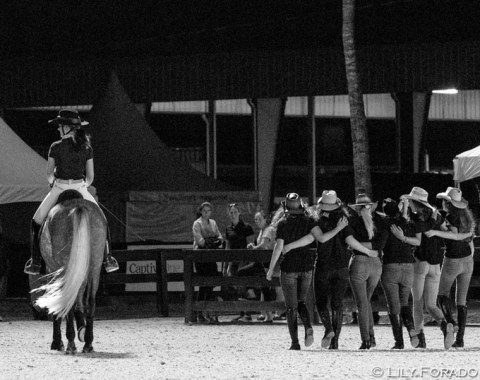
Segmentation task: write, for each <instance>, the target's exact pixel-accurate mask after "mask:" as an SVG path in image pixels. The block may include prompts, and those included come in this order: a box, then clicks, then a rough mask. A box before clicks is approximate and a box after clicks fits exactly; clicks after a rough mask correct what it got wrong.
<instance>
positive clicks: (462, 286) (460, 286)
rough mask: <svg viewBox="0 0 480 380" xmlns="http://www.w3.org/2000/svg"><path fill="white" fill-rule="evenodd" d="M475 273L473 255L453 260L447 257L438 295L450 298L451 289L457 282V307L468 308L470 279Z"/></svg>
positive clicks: (443, 266)
mask: <svg viewBox="0 0 480 380" xmlns="http://www.w3.org/2000/svg"><path fill="white" fill-rule="evenodd" d="M472 273H473V255H470V256H467V257H462V258H460V259H452V258H450V257H445V258H444V259H443V265H442V272H441V274H440V286H439V288H438V294H439V295H441V296H450V289H451V288H452V285H453V282H454V281H455V280H456V282H457V286H456V292H457V293H456V295H455V302H456V304H457V306H466V304H467V292H468V287H469V286H470V279H471V278H472Z"/></svg>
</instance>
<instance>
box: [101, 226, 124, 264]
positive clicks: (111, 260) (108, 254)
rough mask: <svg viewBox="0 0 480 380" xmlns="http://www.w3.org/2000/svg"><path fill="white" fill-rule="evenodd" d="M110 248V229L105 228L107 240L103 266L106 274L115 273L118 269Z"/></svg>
mask: <svg viewBox="0 0 480 380" xmlns="http://www.w3.org/2000/svg"><path fill="white" fill-rule="evenodd" d="M110 247H111V245H110V228H109V227H108V226H107V240H106V241H105V251H104V254H103V258H104V261H103V266H104V267H105V271H106V272H107V273H111V272H115V271H116V270H119V269H120V267H119V266H118V262H117V260H116V259H115V258H114V257H113V256H112V253H111V251H110Z"/></svg>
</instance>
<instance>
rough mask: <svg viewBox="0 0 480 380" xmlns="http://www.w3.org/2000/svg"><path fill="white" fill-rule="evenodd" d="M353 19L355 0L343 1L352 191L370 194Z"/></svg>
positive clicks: (365, 133) (368, 162)
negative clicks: (353, 182) (351, 152)
mask: <svg viewBox="0 0 480 380" xmlns="http://www.w3.org/2000/svg"><path fill="white" fill-rule="evenodd" d="M354 19H355V0H343V29H342V36H343V53H344V55H345V72H346V75H347V85H348V100H349V102H350V125H351V131H352V147H353V172H354V176H355V194H356V195H357V194H359V193H367V194H368V195H370V196H372V183H371V176H370V153H369V147H368V130H367V120H366V117H365V110H364V104H363V94H362V89H361V85H360V77H359V73H358V67H357V54H356V50H355V21H354Z"/></svg>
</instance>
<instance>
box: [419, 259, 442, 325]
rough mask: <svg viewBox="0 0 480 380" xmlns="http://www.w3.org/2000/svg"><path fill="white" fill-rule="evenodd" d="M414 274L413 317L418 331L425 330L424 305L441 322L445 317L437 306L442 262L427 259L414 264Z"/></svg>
mask: <svg viewBox="0 0 480 380" xmlns="http://www.w3.org/2000/svg"><path fill="white" fill-rule="evenodd" d="M413 271H414V275H413V287H412V296H413V319H414V322H415V330H417V333H419V332H420V330H423V306H424V305H425V308H426V309H427V311H428V313H429V314H430V315H431V316H432V318H434V319H435V320H436V321H437V322H438V323H439V324H440V322H441V321H442V320H443V319H444V318H443V313H442V311H441V310H440V308H439V307H438V306H437V296H438V285H439V284H440V264H435V265H431V264H429V263H428V262H426V261H417V262H415V264H414V270H413Z"/></svg>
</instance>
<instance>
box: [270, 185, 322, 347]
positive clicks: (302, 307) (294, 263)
mask: <svg viewBox="0 0 480 380" xmlns="http://www.w3.org/2000/svg"><path fill="white" fill-rule="evenodd" d="M282 207H283V208H284V211H285V215H286V217H285V219H283V220H281V221H280V222H279V223H278V227H277V236H276V242H275V247H274V249H273V253H272V259H271V260H270V266H269V269H268V272H267V279H268V280H271V279H272V277H273V274H274V271H275V266H276V264H277V261H278V259H279V258H280V255H281V254H282V249H283V246H284V244H288V243H290V242H293V241H295V240H298V239H299V238H301V237H302V236H305V235H307V234H308V233H309V232H310V231H311V230H312V229H313V228H314V227H315V221H314V220H313V219H312V218H310V217H308V216H307V215H306V214H305V207H304V206H303V204H302V201H301V198H300V196H299V195H298V194H296V193H288V194H287V195H286V197H285V200H284V201H283V202H282ZM277 212H282V210H279V211H277ZM274 218H275V217H274ZM314 261H315V254H314V253H313V252H311V251H310V250H309V249H308V247H302V248H297V249H295V250H292V252H290V253H288V254H286V255H285V256H284V257H283V258H282V260H281V262H280V270H281V274H280V283H281V286H282V290H283V294H284V296H285V306H286V316H287V326H288V331H289V334H290V338H291V346H290V349H291V350H300V343H299V340H298V324H297V313H298V315H299V316H300V318H301V320H302V322H303V326H304V328H305V346H306V347H309V346H311V345H312V344H313V328H312V324H311V321H310V316H309V312H308V309H307V305H306V303H305V301H306V298H307V292H308V291H309V289H310V287H311V282H312V275H313V268H314Z"/></svg>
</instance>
